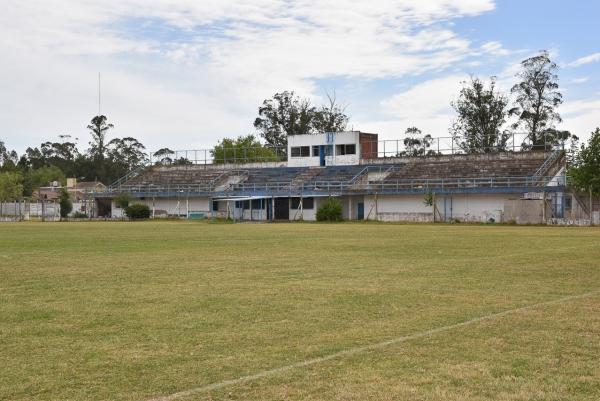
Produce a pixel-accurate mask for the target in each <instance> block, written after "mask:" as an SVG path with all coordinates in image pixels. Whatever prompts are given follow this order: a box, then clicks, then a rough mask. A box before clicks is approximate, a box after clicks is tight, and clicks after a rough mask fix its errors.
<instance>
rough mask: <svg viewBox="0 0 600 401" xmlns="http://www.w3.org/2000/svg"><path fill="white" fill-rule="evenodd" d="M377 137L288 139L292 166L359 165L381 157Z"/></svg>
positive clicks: (360, 134) (353, 133)
mask: <svg viewBox="0 0 600 401" xmlns="http://www.w3.org/2000/svg"><path fill="white" fill-rule="evenodd" d="M377 140H378V136H377V134H368V133H365V132H360V131H345V132H325V133H322V134H314V135H293V136H289V137H288V147H287V152H288V153H287V154H288V163H287V165H288V167H315V166H321V167H324V166H343V165H358V164H360V160H361V159H375V158H377Z"/></svg>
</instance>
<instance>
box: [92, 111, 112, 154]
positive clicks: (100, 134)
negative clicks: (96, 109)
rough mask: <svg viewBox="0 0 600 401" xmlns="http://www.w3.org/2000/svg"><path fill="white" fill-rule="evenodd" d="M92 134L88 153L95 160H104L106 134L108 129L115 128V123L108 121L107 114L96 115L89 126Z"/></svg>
mask: <svg viewBox="0 0 600 401" xmlns="http://www.w3.org/2000/svg"><path fill="white" fill-rule="evenodd" d="M87 128H88V129H89V130H90V133H91V134H92V141H91V142H90V148H89V150H88V154H89V155H90V156H91V157H92V158H93V159H94V160H104V157H105V156H106V150H107V149H106V134H107V133H108V130H110V129H112V128H114V125H112V124H109V123H107V118H106V116H103V115H102V116H96V117H94V118H92V121H91V124H89V125H88V126H87Z"/></svg>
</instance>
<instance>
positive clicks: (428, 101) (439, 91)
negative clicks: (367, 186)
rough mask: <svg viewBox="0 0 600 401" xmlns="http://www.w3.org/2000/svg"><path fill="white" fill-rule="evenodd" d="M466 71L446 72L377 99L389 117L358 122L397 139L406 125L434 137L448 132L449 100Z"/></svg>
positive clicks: (458, 89) (454, 93) (450, 121)
mask: <svg viewBox="0 0 600 401" xmlns="http://www.w3.org/2000/svg"><path fill="white" fill-rule="evenodd" d="M467 79H469V76H468V75H458V74H455V75H450V76H446V77H443V78H437V79H432V80H428V81H425V82H422V83H419V84H417V85H414V86H413V87H411V88H409V89H408V90H405V91H403V92H400V93H398V94H396V95H394V96H391V97H389V98H387V99H384V100H383V101H381V109H382V111H383V113H385V114H386V115H387V116H388V117H389V118H388V119H385V120H382V119H379V120H375V121H361V123H362V125H361V126H366V127H369V129H370V130H372V131H377V132H379V134H380V137H381V138H382V139H398V138H402V137H403V136H404V131H405V130H406V128H408V127H412V126H416V127H418V128H420V129H421V130H422V131H423V132H425V133H428V134H431V135H432V136H434V137H445V136H449V133H448V128H449V127H450V125H451V123H452V120H453V118H454V114H455V113H454V111H453V110H452V107H451V106H450V102H451V101H452V100H454V99H456V97H457V96H458V93H459V91H460V89H461V82H463V81H465V80H467Z"/></svg>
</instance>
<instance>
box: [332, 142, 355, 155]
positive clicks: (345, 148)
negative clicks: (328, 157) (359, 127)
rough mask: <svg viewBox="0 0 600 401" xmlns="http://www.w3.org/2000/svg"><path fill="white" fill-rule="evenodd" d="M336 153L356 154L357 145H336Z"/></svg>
mask: <svg viewBox="0 0 600 401" xmlns="http://www.w3.org/2000/svg"><path fill="white" fill-rule="evenodd" d="M335 148H336V149H335V153H336V154H337V155H338V156H344V155H355V154H356V145H355V144H347V145H335Z"/></svg>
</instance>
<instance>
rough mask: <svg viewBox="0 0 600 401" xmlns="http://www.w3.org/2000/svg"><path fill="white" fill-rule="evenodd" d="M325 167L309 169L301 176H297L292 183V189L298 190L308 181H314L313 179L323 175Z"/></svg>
mask: <svg viewBox="0 0 600 401" xmlns="http://www.w3.org/2000/svg"><path fill="white" fill-rule="evenodd" d="M324 169H325V167H309V168H308V169H306V170H304V171H303V172H301V173H300V174H298V175H296V176H295V177H294V178H293V179H292V182H291V187H292V189H298V188H300V187H302V185H303V184H304V183H305V182H307V181H312V179H313V178H315V177H316V176H318V175H319V174H321V172H323V170H324Z"/></svg>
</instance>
